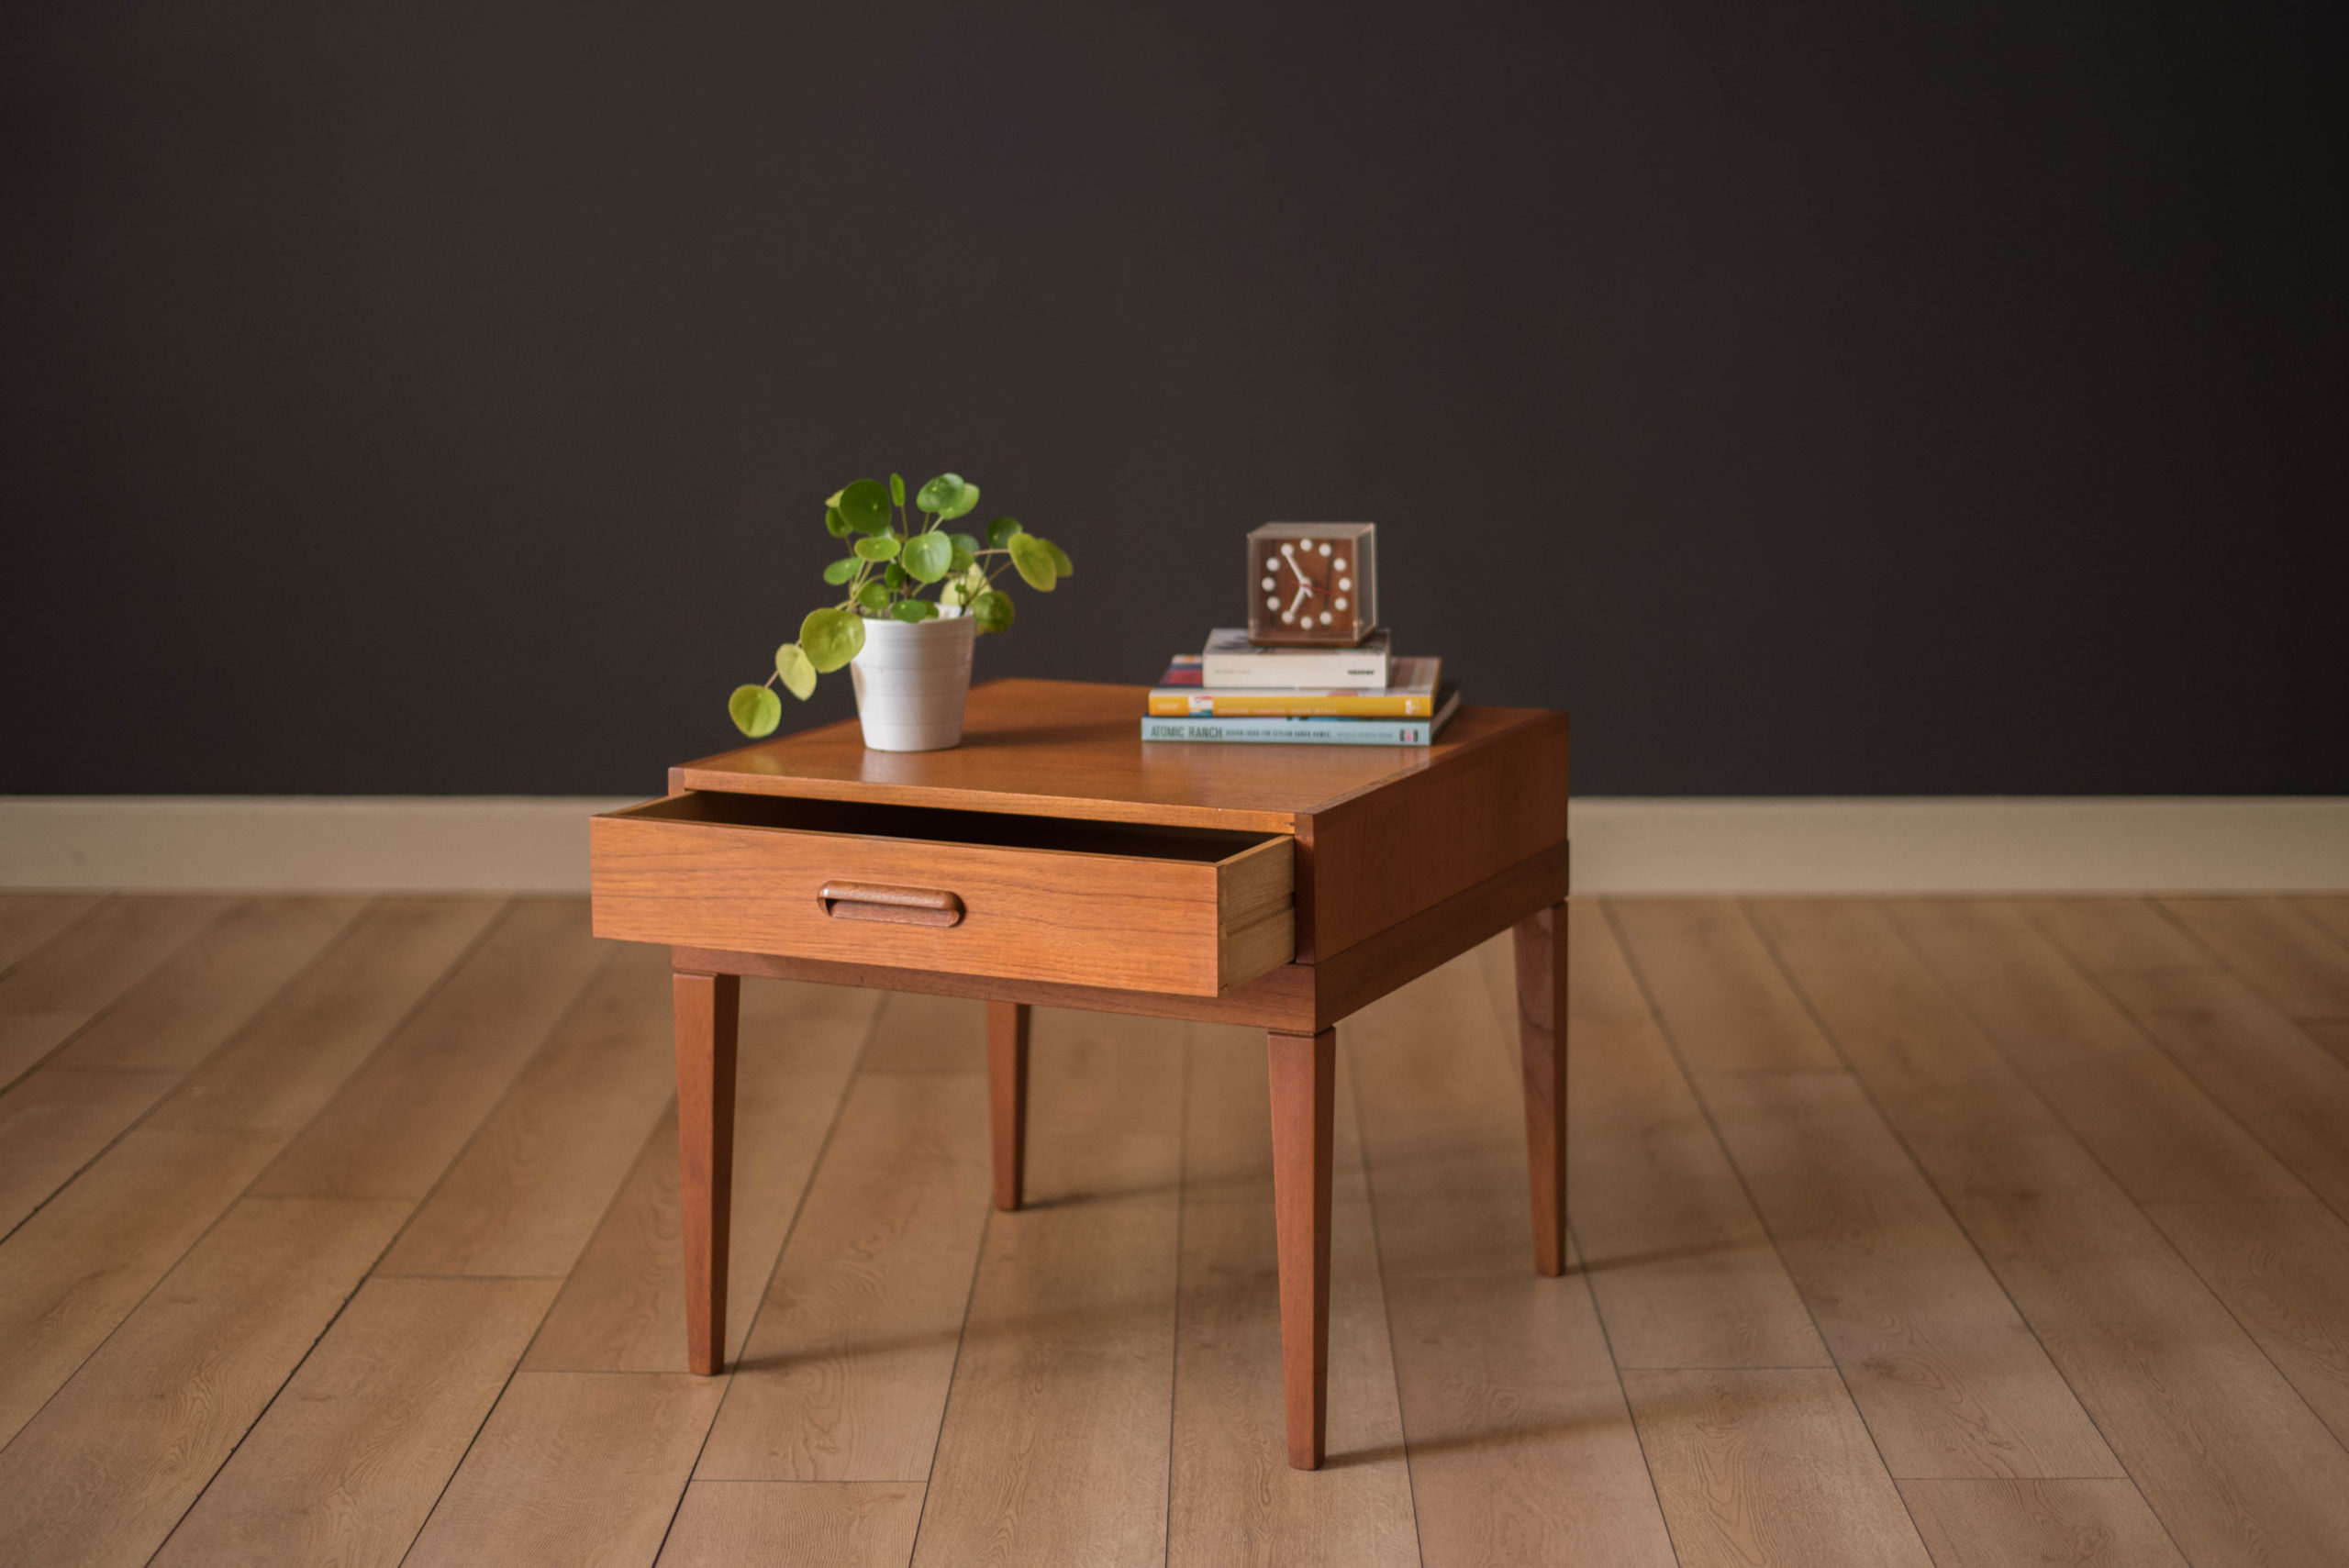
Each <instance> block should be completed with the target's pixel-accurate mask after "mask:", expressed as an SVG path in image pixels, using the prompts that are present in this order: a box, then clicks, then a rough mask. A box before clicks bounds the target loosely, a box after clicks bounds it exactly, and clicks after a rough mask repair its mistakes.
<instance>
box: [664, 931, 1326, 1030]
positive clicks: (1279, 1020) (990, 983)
mask: <svg viewBox="0 0 2349 1568" xmlns="http://www.w3.org/2000/svg"><path fill="white" fill-rule="evenodd" d="M670 962H672V963H673V964H674V966H675V967H676V968H678V969H680V970H683V971H685V972H687V973H696V974H756V975H763V976H765V977H768V978H770V979H775V980H805V981H807V982H810V983H811V984H818V985H853V986H856V987H858V988H860V989H863V990H867V991H912V992H916V993H918V994H919V995H926V996H974V997H978V998H980V999H982V1000H985V1001H989V1002H1025V1003H1027V1004H1029V1005H1030V1006H1037V1007H1069V1008H1074V1009H1075V1010H1077V1011H1080V1012H1091V1013H1130V1014H1135V1015H1137V1016H1140V1017H1141V1018H1190V1019H1195V1020H1197V1021H1198V1022H1200V1023H1210V1024H1242V1025H1245V1026H1247V1027H1248V1028H1251V1029H1280V1030H1283V1031H1285V1032H1286V1033H1289V1034H1300V1033H1302V1034H1310V1033H1312V1032H1313V1031H1314V1029H1315V1028H1316V1026H1315V1024H1314V1022H1313V1017H1314V1009H1313V966H1312V965H1310V964H1305V963H1285V964H1283V965H1281V966H1280V967H1279V968H1278V969H1275V970H1273V971H1271V972H1270V973H1266V974H1264V975H1260V976H1259V977H1257V978H1256V979H1254V980H1252V981H1249V982H1248V983H1247V984H1242V985H1235V986H1233V987H1232V988H1231V989H1230V990H1229V991H1226V992H1224V993H1223V994H1222V995H1219V996H1179V995H1174V994H1173V993H1171V992H1158V991H1120V990H1113V989H1106V988H1103V987H1100V986H1091V985H1062V984H1054V983H1052V982H1051V981H1044V980H1006V979H999V978H996V977H995V976H991V975H985V974H942V973H936V972H934V971H930V970H926V969H896V968H891V967H890V966H888V965H886V964H879V963H838V962H827V961H825V960H822V959H807V958H785V957H783V956H781V955H779V954H774V953H753V952H740V951H728V950H725V949H721V948H701V947H692V946H683V945H681V946H678V947H674V948H672V949H671V950H670Z"/></svg>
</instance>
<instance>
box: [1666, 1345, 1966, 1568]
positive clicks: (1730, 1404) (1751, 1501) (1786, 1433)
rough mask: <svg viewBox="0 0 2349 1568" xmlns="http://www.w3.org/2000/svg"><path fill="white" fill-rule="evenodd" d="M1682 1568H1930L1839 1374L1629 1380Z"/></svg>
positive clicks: (1742, 1372)
mask: <svg viewBox="0 0 2349 1568" xmlns="http://www.w3.org/2000/svg"><path fill="white" fill-rule="evenodd" d="M1623 1391H1624V1393H1625V1395H1626V1396H1629V1397H1630V1399H1631V1414H1632V1416H1633V1418H1635V1419H1636V1420H1637V1421H1638V1422H1639V1427H1640V1441H1641V1443H1642V1445H1643V1446H1644V1447H1645V1449H1646V1451H1647V1456H1648V1465H1649V1467H1650V1469H1651V1470H1653V1472H1654V1474H1655V1485H1656V1495H1657V1496H1659V1497H1660V1498H1661V1499H1662V1500H1663V1503H1664V1518H1665V1520H1666V1521H1667V1522H1669V1523H1670V1525H1671V1526H1672V1542H1673V1545H1674V1546H1675V1548H1676V1549H1677V1550H1678V1551H1679V1553H1680V1562H1681V1564H1682V1568H1712V1565H1713V1564H1716V1563H1719V1564H1723V1565H1731V1564H1733V1565H1735V1568H1749V1565H1760V1564H1776V1563H1785V1564H1787V1568H1836V1565H1840V1564H1850V1568H1932V1560H1931V1559H1930V1558H1929V1557H1928V1556H1927V1555H1926V1553H1925V1546H1924V1542H1922V1541H1921V1540H1918V1538H1917V1531H1916V1527H1915V1526H1913V1525H1912V1524H1910V1523H1909V1511H1908V1509H1907V1508H1906V1507H1903V1506H1902V1504H1901V1501H1900V1493H1899V1490H1898V1488H1897V1487H1895V1486H1894V1485H1893V1484H1892V1477H1891V1476H1889V1475H1887V1474H1886V1473H1885V1469H1884V1462H1883V1460H1882V1459H1880V1458H1879V1457H1877V1454H1876V1446H1875V1445H1874V1444H1873V1443H1871V1442H1870V1441H1869V1440H1868V1429H1867V1427H1866V1425H1865V1423H1863V1422H1862V1421H1861V1419H1860V1416H1859V1412H1858V1411H1857V1410H1855V1409H1854V1408H1853V1407H1852V1400H1851V1396H1849V1395H1848V1394H1846V1393H1845V1392H1844V1389H1843V1385H1842V1382H1841V1381H1840V1380H1839V1379H1838V1378H1837V1377H1836V1376H1835V1374H1834V1373H1832V1372H1828V1371H1821V1370H1816V1369H1812V1368H1807V1367H1790V1368H1712V1369H1706V1370H1702V1371H1690V1372H1666V1371H1662V1370H1650V1369H1641V1370H1636V1371H1626V1372H1625V1373H1623Z"/></svg>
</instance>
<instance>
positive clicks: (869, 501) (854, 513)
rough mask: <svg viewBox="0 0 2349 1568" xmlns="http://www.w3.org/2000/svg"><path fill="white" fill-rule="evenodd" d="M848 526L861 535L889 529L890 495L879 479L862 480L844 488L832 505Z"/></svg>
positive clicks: (883, 531)
mask: <svg viewBox="0 0 2349 1568" xmlns="http://www.w3.org/2000/svg"><path fill="white" fill-rule="evenodd" d="M832 505H833V506H836V507H837V508H839V511H840V515H841V517H843V518H845V519H846V520H847V522H848V526H849V527H850V528H854V529H855V530H856V531H857V532H858V533H861V534H877V533H885V532H887V531H888V528H889V493H888V492H887V491H886V490H884V489H882V488H881V482H880V481H879V480H877V479H860V480H858V481H857V482H856V483H855V484H851V485H848V486H846V487H844V488H843V489H842V490H841V497H840V499H839V500H838V501H835V502H833V503H832Z"/></svg>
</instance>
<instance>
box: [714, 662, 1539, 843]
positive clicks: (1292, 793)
mask: <svg viewBox="0 0 2349 1568" xmlns="http://www.w3.org/2000/svg"><path fill="white" fill-rule="evenodd" d="M1149 706H1150V705H1149V695H1148V688H1146V687H1143V686H1119V685H1102V684H1094V683H1090V682H1080V681H989V682H987V683H985V684H982V685H976V686H973V687H972V688H971V695H970V698H969V700H968V701H967V702H966V704H965V705H964V706H963V743H962V744H961V745H960V746H957V747H954V748H952V750H950V751H867V750H865V747H864V740H863V732H862V731H861V730H860V729H859V728H858V727H857V723H856V721H855V720H854V719H848V720H844V721H842V722H841V723H839V724H828V725H824V726H822V727H821V728H815V729H803V730H801V731H799V732H798V733H796V734H794V735H785V736H779V737H777V738H776V739H774V740H763V741H760V742H759V743H758V744H757V745H754V746H745V747H742V748H740V750H738V751H728V752H725V753H723V754H722V755H719V756H715V757H705V758H703V759H702V760H701V761H699V762H687V763H685V764H684V765H683V766H682V767H676V768H672V769H671V770H670V771H669V787H670V789H671V790H672V791H678V790H689V789H706V790H723V791H727V792H729V793H733V794H740V795H796V796H799V797H801V798H803V799H810V800H857V801H864V802H868V803H873V804H879V805H892V806H959V807H963V808H965V809H977V810H982V811H999V812H1006V813H1010V814H1013V815H1018V816H1028V817H1071V818H1078V819H1090V820H1094V821H1103V822H1154V823H1161V824H1164V825H1168V826H1186V827H1194V828H1242V829H1248V830H1252V831H1259V832H1276V833H1277V832H1287V831H1289V830H1291V828H1293V827H1294V826H1295V823H1296V819H1297V817H1299V816H1301V815H1302V816H1309V815H1311V814H1312V813H1314V812H1316V811H1319V810H1321V809H1323V808H1325V807H1329V806H1334V805H1337V804H1339V803H1341V802H1342V801H1344V800H1346V799H1348V798H1350V797H1352V796H1353V795H1358V794H1359V793H1361V792H1362V791H1364V790H1366V789H1368V788H1370V787H1371V786H1372V785H1375V784H1382V783H1385V782H1386V781H1387V780H1389V779H1392V778H1395V777H1397V776H1398V775H1401V774H1406V773H1419V772H1421V771H1424V770H1427V769H1431V768H1441V767H1442V766H1444V765H1445V764H1447V763H1448V762H1450V761H1452V759H1453V757H1455V756H1456V755H1458V754H1459V753H1461V752H1463V751H1467V750H1469V749H1470V748H1472V747H1475V746H1477V745H1480V744H1482V743H1483V742H1484V741H1486V740H1491V739H1493V738H1494V737H1496V736H1499V735H1503V734H1506V733H1508V732H1509V731H1512V730H1515V729H1518V728H1522V727H1525V726H1529V725H1542V724H1555V725H1557V726H1558V728H1560V729H1561V730H1562V731H1563V729H1564V718H1563V717H1562V716H1560V715H1556V714H1552V713H1548V712H1544V711H1542V710H1540V709H1536V708H1503V707H1469V708H1463V709H1461V711H1460V713H1459V715H1458V716H1457V717H1454V718H1453V721H1452V722H1451V723H1450V724H1449V725H1447V726H1446V727H1445V728H1444V731H1443V736H1442V739H1441V740H1438V741H1437V742H1436V743H1435V744H1434V745H1432V746H1427V747H1413V746H1394V747H1387V746H1198V745H1192V744H1189V743H1187V742H1183V741H1164V740H1162V741H1156V742H1145V741H1144V740H1142V739H1141V719H1142V717H1143V716H1144V715H1145V714H1146V713H1147V712H1148V711H1149Z"/></svg>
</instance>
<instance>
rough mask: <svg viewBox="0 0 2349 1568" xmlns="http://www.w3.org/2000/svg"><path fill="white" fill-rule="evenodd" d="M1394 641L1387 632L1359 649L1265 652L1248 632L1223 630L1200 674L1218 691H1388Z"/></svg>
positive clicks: (1213, 635) (1211, 641)
mask: <svg viewBox="0 0 2349 1568" xmlns="http://www.w3.org/2000/svg"><path fill="white" fill-rule="evenodd" d="M1392 647H1393V639H1391V638H1390V637H1389V636H1388V635H1387V633H1386V628H1383V627H1382V628H1379V629H1378V630H1377V631H1375V632H1373V633H1371V635H1370V639H1369V640H1368V641H1366V642H1364V644H1363V645H1362V646H1361V647H1359V648H1260V647H1258V646H1257V645H1255V644H1254V643H1252V642H1250V641H1249V640H1248V633H1247V630H1246V628H1241V627H1219V628H1216V629H1215V630H1214V631H1211V632H1209V633H1208V646H1207V651H1206V652H1204V653H1202V654H1201V655H1200V657H1199V662H1200V670H1199V674H1200V678H1201V680H1202V681H1203V682H1204V684H1207V685H1208V686H1214V687H1223V688H1237V689H1241V690H1260V689H1262V688H1264V687H1267V686H1269V687H1275V688H1278V687H1299V686H1303V687H1314V686H1319V687H1323V688H1326V689H1330V690H1341V689H1347V690H1362V689H1370V690H1377V691H1384V690H1385V689H1386V685H1387V684H1388V682H1387V671H1388V668H1389V664H1390V659H1389V655H1390V653H1391V651H1392Z"/></svg>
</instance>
